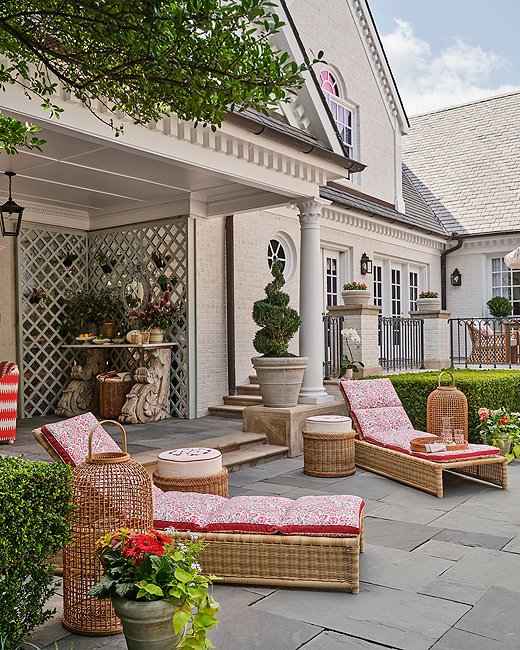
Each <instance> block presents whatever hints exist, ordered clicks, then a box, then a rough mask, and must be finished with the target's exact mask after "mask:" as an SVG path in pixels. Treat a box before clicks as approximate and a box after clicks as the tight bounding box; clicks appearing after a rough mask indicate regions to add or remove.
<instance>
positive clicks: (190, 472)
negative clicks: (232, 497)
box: [153, 447, 228, 497]
mask: <svg viewBox="0 0 520 650" xmlns="http://www.w3.org/2000/svg"><path fill="white" fill-rule="evenodd" d="M153 482H154V484H155V485H156V486H157V487H158V488H160V489H161V490H163V491H164V492H169V491H171V490H175V491H176V492H200V493H201V494H217V495H219V496H222V497H227V496H228V471H227V469H226V467H223V466H222V454H221V453H220V451H219V450H218V449H209V448H208V447H183V448H181V449H171V450H170V451H164V452H163V453H162V454H159V459H158V462H157V469H156V470H155V472H154V473H153Z"/></svg>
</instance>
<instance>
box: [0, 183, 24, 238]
mask: <svg viewBox="0 0 520 650" xmlns="http://www.w3.org/2000/svg"><path fill="white" fill-rule="evenodd" d="M4 174H5V175H6V176H9V198H8V199H7V201H6V202H5V203H4V204H3V205H1V206H0V226H1V229H2V237H18V235H19V234H20V228H21V226H22V215H23V211H24V210H25V208H22V207H21V206H20V205H18V204H17V203H15V202H14V201H13V197H12V196H11V181H12V178H13V176H16V174H15V173H14V172H4Z"/></svg>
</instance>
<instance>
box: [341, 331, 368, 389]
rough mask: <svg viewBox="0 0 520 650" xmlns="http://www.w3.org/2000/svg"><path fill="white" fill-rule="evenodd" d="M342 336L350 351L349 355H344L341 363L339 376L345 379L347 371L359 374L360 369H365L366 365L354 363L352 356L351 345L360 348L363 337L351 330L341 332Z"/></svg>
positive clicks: (358, 362) (359, 362)
mask: <svg viewBox="0 0 520 650" xmlns="http://www.w3.org/2000/svg"><path fill="white" fill-rule="evenodd" d="M341 334H342V336H343V337H344V339H345V345H346V347H347V350H348V354H344V355H343V356H342V357H341V363H340V366H339V376H340V377H343V376H344V375H345V373H346V371H347V370H353V371H354V372H358V370H359V368H360V367H361V368H364V367H365V365H364V364H363V362H361V361H354V355H353V354H352V347H351V344H352V345H353V346H355V347H356V348H359V346H360V345H361V337H360V336H359V334H358V333H357V331H356V330H355V329H352V328H349V329H344V330H341Z"/></svg>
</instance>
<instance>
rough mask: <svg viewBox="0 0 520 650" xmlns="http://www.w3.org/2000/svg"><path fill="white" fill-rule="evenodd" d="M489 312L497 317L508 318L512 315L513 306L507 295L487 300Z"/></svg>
mask: <svg viewBox="0 0 520 650" xmlns="http://www.w3.org/2000/svg"><path fill="white" fill-rule="evenodd" d="M486 305H487V306H488V309H489V313H490V314H491V316H494V317H495V318H506V317H507V316H511V314H512V312H513V306H512V305H511V303H510V302H509V300H508V299H507V298H506V297H505V296H495V297H494V298H491V299H490V300H488V301H487V302H486Z"/></svg>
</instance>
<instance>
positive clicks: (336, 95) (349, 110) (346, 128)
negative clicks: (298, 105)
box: [320, 69, 355, 158]
mask: <svg viewBox="0 0 520 650" xmlns="http://www.w3.org/2000/svg"><path fill="white" fill-rule="evenodd" d="M320 86H321V89H322V91H323V93H324V95H325V99H326V100H327V104H328V105H329V108H330V110H331V113H332V116H333V118H334V121H335V122H336V126H337V128H338V131H339V135H340V137H341V140H342V142H343V144H344V145H345V146H346V148H347V154H348V157H349V158H353V157H354V149H355V141H354V129H355V109H354V108H353V107H352V106H349V104H348V102H346V101H345V99H344V98H342V93H341V89H340V85H339V83H338V80H337V79H336V77H335V75H333V74H332V72H331V71H330V70H327V69H325V70H322V71H321V72H320Z"/></svg>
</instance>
